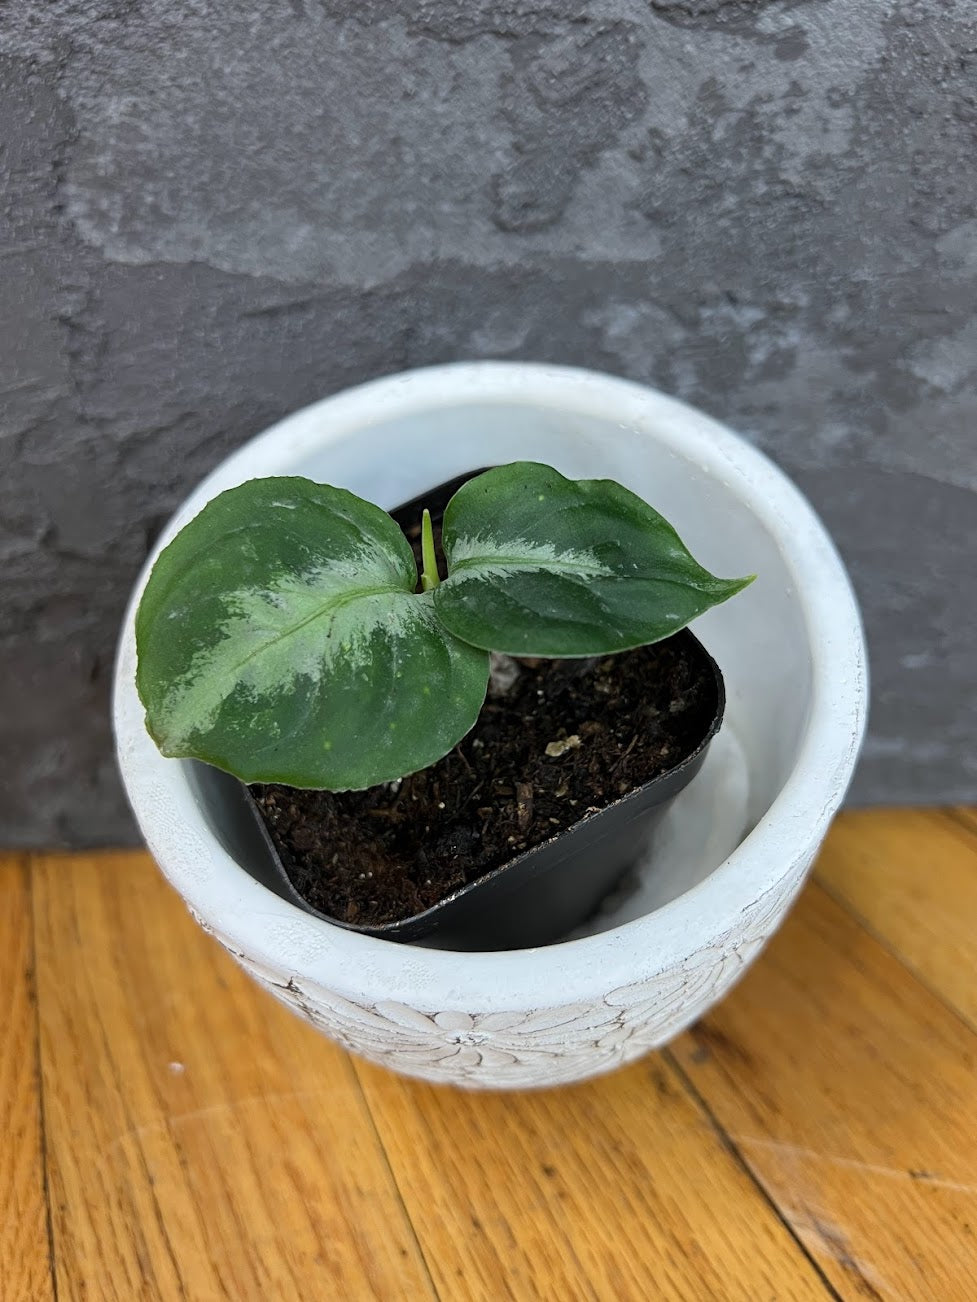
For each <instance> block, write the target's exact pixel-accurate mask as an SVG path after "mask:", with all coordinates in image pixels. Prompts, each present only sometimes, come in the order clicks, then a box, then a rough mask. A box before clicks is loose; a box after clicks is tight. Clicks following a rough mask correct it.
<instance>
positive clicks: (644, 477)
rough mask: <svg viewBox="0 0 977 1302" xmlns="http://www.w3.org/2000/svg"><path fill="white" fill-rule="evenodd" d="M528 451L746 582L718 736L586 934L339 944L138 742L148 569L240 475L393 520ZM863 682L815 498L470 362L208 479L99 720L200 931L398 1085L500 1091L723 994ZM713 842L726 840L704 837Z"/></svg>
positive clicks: (548, 372)
mask: <svg viewBox="0 0 977 1302" xmlns="http://www.w3.org/2000/svg"><path fill="white" fill-rule="evenodd" d="M527 456H528V457H531V458H533V459H534V460H537V461H539V462H543V463H547V464H549V465H552V466H555V467H557V469H558V471H559V472H561V474H562V475H565V476H568V477H570V478H573V479H577V478H592V477H594V478H596V477H602V478H611V479H614V480H617V481H619V482H620V483H622V484H626V485H627V486H628V488H629V489H630V490H633V492H634V493H636V494H637V496H638V497H639V498H642V499H644V500H648V501H655V502H656V503H659V504H662V505H663V506H666V508H667V511H668V515H669V517H670V519H671V520H672V521H673V523H674V524H675V525H676V526H677V528H678V531H679V533H680V534H681V536H682V537H683V538H684V539H685V540H686V542H687V543H688V544H689V548H690V551H691V552H692V554H694V555H695V556H696V557H697V558H698V559H699V560H701V561H702V563H703V564H705V565H707V566H709V567H710V569H713V570H717V571H719V572H721V573H739V574H749V573H757V574H759V575H760V578H759V579H758V581H757V582H756V583H755V584H753V585H752V586H751V587H750V588H749V590H748V591H746V592H744V593H743V594H742V595H740V596H738V597H737V599H736V600H735V601H733V602H731V603H729V604H728V605H724V606H722V607H721V608H719V609H716V610H712V611H709V612H708V613H706V614H704V615H703V616H702V618H701V619H698V620H697V621H696V633H697V635H698V636H700V637H701V638H702V640H703V641H704V642H705V644H706V645H707V646H708V647H709V650H710V652H711V653H713V654H714V655H715V656H716V659H717V660H718V661H719V662H720V663H721V664H722V666H723V671H724V674H725V677H726V684H727V697H728V700H727V721H726V724H724V728H723V732H722V733H721V734H720V736H719V737H718V738H717V742H716V744H715V746H714V748H713V750H712V752H711V753H710V755H709V758H708V760H707V761H706V763H705V765H704V767H703V769H702V771H701V773H700V775H699V777H698V778H697V779H696V781H695V782H694V783H692V785H691V786H690V787H689V788H688V790H687V791H686V792H685V793H683V795H681V796H680V797H679V798H678V800H677V801H676V802H675V805H674V806H673V808H672V810H671V812H670V813H669V814H668V815H667V816H666V818H665V820H664V822H663V824H662V826H661V827H660V829H659V832H658V833H657V834H656V844H655V854H654V872H653V874H651V877H649V878H647V879H646V880H643V881H642V882H641V884H640V888H639V890H638V892H637V894H636V895H634V896H632V897H631V899H630V900H629V901H628V902H627V905H626V907H625V908H624V910H623V911H620V912H619V913H618V914H616V915H615V913H613V912H611V913H608V914H607V915H605V916H604V917H603V918H602V919H600V920H598V922H597V923H595V924H594V925H593V926H592V928H591V931H592V934H589V935H586V936H581V937H580V938H577V939H573V940H569V941H564V942H561V943H557V944H551V945H547V946H542V947H537V948H530V949H515V950H514V949H506V950H500V951H495V952H469V953H459V952H456V951H453V950H450V949H447V948H444V947H442V946H441V945H440V944H439V942H438V940H437V937H436V936H435V937H433V938H428V940H426V941H424V942H423V943H422V944H420V945H419V944H401V943H396V942H393V941H391V940H389V939H382V938H378V937H376V936H371V935H368V934H363V933H361V932H359V931H356V930H351V929H348V928H342V927H337V926H335V925H333V924H331V923H329V922H326V921H324V920H322V919H321V918H319V917H316V916H313V915H312V914H310V913H308V912H307V911H305V910H304V909H301V908H300V907H298V905H297V904H296V903H295V901H294V900H293V899H290V898H288V895H287V892H285V891H284V890H283V889H282V886H281V883H280V881H278V880H277V879H276V878H275V877H274V875H273V874H271V873H270V872H269V869H268V863H267V860H266V859H264V858H263V857H262V856H260V855H257V854H256V853H255V849H254V840H253V837H252V836H250V835H249V833H248V831H247V827H248V825H247V820H246V818H245V817H244V816H243V815H242V811H241V809H240V808H239V806H238V803H237V797H236V796H235V795H234V794H233V792H236V791H237V790H239V784H238V783H236V782H234V781H232V780H230V779H226V778H225V775H223V774H220V773H218V772H217V771H216V770H215V769H213V768H212V767H208V766H204V765H200V764H197V763H196V762H194V761H192V760H186V759H181V760H173V759H165V758H163V757H162V756H161V755H160V753H159V751H158V750H157V748H156V747H155V745H154V743H153V742H152V740H151V739H150V737H149V735H148V733H147V732H146V729H145V725H144V715H143V706H142V703H141V702H140V700H139V697H138V693H137V691H136V682H135V678H136V611H137V609H138V605H139V600H140V597H141V594H142V592H143V590H144V589H145V588H146V584H147V581H148V577H149V572H150V570H151V568H152V565H153V563H154V562H155V561H156V559H157V558H158V556H159V553H160V552H161V551H162V549H163V548H164V547H165V546H166V545H168V544H169V543H171V542H172V541H173V539H174V538H176V536H177V535H178V534H179V532H180V530H181V529H182V528H183V527H184V526H185V525H186V524H188V523H189V522H190V521H192V520H193V519H194V518H195V517H197V516H198V515H199V514H200V512H201V510H202V508H203V507H204V506H205V505H206V504H207V503H208V502H209V501H211V500H212V499H214V498H216V497H217V496H218V495H219V494H220V493H222V492H223V491H224V490H226V489H229V488H234V487H237V486H238V485H241V484H243V483H245V482H246V481H248V480H252V479H262V478H267V477H282V476H285V477H290V476H302V477H305V478H307V479H309V480H311V481H314V482H319V483H322V482H328V483H330V484H333V485H341V486H343V487H344V488H346V489H348V490H351V491H352V492H354V493H356V494H357V495H358V496H361V497H363V498H365V499H368V500H372V501H374V502H379V503H381V504H382V505H383V506H391V507H393V506H396V505H397V504H399V503H403V502H406V501H409V500H411V499H412V498H414V497H416V496H417V494H418V493H419V492H421V491H429V490H430V489H431V487H432V486H434V485H437V484H438V483H439V482H441V481H443V480H444V479H445V478H446V477H449V478H450V477H453V476H456V475H463V474H466V473H470V472H471V471H472V470H473V469H477V468H478V467H481V466H485V465H500V464H503V465H504V464H506V463H509V462H513V461H519V460H521V459H523V458H525V457H527ZM476 482H477V481H476ZM444 586H445V587H446V588H447V584H445V585H444ZM435 595H436V594H435ZM864 679H865V673H864V650H863V644H862V638H861V631H860V626H859V621H858V614H857V610H856V607H855V604H854V601H853V599H852V596H851V591H850V588H849V586H848V583H847V580H846V577H845V574H844V571H843V569H842V567H841V564H840V562H839V561H838V558H837V556H836V554H835V552H834V549H833V548H832V546H831V543H830V541H829V540H828V539H827V537H826V535H825V534H824V531H823V529H822V527H821V526H820V524H819V522H818V521H817V519H816V517H815V516H814V514H813V512H812V511H811V510H810V508H809V507H808V505H807V504H806V503H805V502H804V500H803V499H802V498H801V497H800V495H799V494H798V493H797V491H796V490H795V489H794V488H793V487H792V486H791V485H790V484H789V483H788V482H787V481H786V479H785V478H784V477H783V476H782V475H781V474H780V472H778V471H777V470H776V469H775V468H774V467H773V466H772V465H771V464H770V463H769V462H767V461H766V460H765V459H764V458H763V457H762V456H761V455H760V454H758V453H757V452H755V451H754V450H752V449H751V448H749V447H748V446H747V445H745V444H744V443H742V442H741V441H740V440H738V439H737V438H736V437H735V436H734V435H732V434H730V433H729V432H728V431H726V430H724V429H723V428H722V427H721V426H718V425H717V424H716V423H715V422H713V421H711V420H709V419H708V418H707V417H705V416H702V415H700V414H699V413H696V412H693V411H691V410H690V409H689V408H687V407H684V406H682V405H681V404H679V403H676V402H674V401H672V400H670V399H667V398H665V397H664V396H662V395H660V394H657V393H654V392H653V391H651V390H648V389H645V388H642V387H640V386H636V385H632V384H628V383H626V382H624V381H621V380H616V379H613V378H611V377H606V376H598V375H594V374H590V373H586V372H577V371H571V370H566V369H562V368H554V367H539V366H531V365H508V364H493V363H477V364H468V365H460V366H454V367H444V368H435V369H432V370H428V371H421V372H416V373H413V374H411V375H408V376H397V377H391V378H388V379H386V380H381V381H377V382H375V383H374V384H372V385H367V386H364V387H363V388H361V389H359V390H353V391H351V392H349V393H346V394H342V395H339V396H337V397H335V398H332V399H328V400H326V401H325V402H324V403H320V404H316V406H314V407H312V408H309V409H307V410H306V411H305V412H301V413H297V414H296V416H293V417H291V418H289V419H288V420H287V421H284V422H282V423H281V424H280V425H279V426H277V427H275V428H274V429H273V430H270V431H268V433H266V434H265V435H262V436H260V437H259V438H258V439H256V440H253V441H252V443H250V444H248V445H247V446H246V447H245V448H243V449H241V450H240V451H239V452H238V453H237V454H235V455H234V456H233V457H231V458H229V459H228V461H226V462H225V463H224V464H223V466H221V467H219V468H218V470H217V471H216V472H215V473H214V474H213V475H212V476H211V477H210V478H209V479H208V480H207V481H205V483H204V484H203V485H201V487H200V488H199V489H198V490H197V492H196V493H195V494H193V495H192V496H191V498H190V499H189V500H188V502H187V503H186V504H185V506H184V508H183V509H182V510H181V512H180V513H179V514H178V516H177V517H176V519H175V520H174V521H173V522H172V524H171V525H170V527H169V528H168V530H167V531H166V533H165V534H164V537H163V538H162V539H161V541H160V546H159V548H158V549H157V553H156V555H155V556H154V557H151V558H150V561H149V562H148V564H147V570H146V573H145V574H144V575H143V577H142V579H141V581H140V583H139V585H138V586H137V590H136V592H135V594H134V597H133V603H132V605H131V607H130V611H129V614H128V615H127V620H126V626H125V630H124V635H123V639H122V643H121V647H120V655H119V661H118V667H117V676H116V688H115V707H114V708H115V723H116V732H117V738H118V749H119V757H120V763H121V767H122V771H123V775H124V778H125V781H126V785H127V789H128V791H129V795H130V799H131V801H132V803H133V807H134V809H135V811H136V814H137V817H138V818H139V821H140V824H141V826H142V828H143V830H144V833H145V835H146V839H147V842H148V844H149V846H150V848H151V850H152V851H153V853H154V854H155V856H156V858H157V859H158V861H159V862H160V864H161V866H162V868H163V870H164V871H165V872H166V874H167V876H168V877H169V878H170V880H171V881H172V882H173V884H174V885H175V886H176V887H177V889H178V890H180V891H181V893H182V894H183V895H184V897H185V899H186V900H187V902H188V904H189V905H190V907H191V909H192V910H193V911H194V913H195V914H196V916H197V917H198V918H199V919H200V921H201V922H202V924H203V925H204V926H205V927H207V928H208V929H209V930H211V931H213V932H214V934H215V935H217V937H218V939H220V940H221V942H222V943H223V944H225V946H226V947H227V948H228V949H229V950H230V951H231V952H232V953H234V954H235V956H236V957H237V958H238V960H239V961H240V962H241V963H242V964H243V965H244V966H245V967H246V968H247V969H248V970H249V971H251V972H252V974H253V975H254V976H255V977H256V978H257V979H258V980H259V981H261V982H262V983H263V984H264V985H265V986H266V987H268V988H269V989H271V990H272V991H273V992H274V993H275V994H276V995H277V996H278V997H279V998H282V999H283V1000H285V1001H286V1002H288V1003H290V1004H291V1005H292V1006H293V1007H296V1008H297V1009H298V1010H299V1011H300V1012H302V1013H303V1014H304V1015H305V1016H307V1017H308V1018H309V1019H310V1020H311V1021H313V1022H314V1023H315V1024H316V1025H318V1026H320V1027H321V1028H322V1029H324V1030H326V1031H328V1033H330V1034H332V1035H333V1036H335V1037H336V1038H337V1039H339V1040H340V1041H341V1042H342V1043H344V1044H346V1045H348V1046H349V1047H350V1048H352V1049H355V1050H357V1051H358V1052H361V1053H364V1054H366V1055H367V1056H369V1057H372V1058H374V1059H377V1060H380V1061H384V1062H387V1063H388V1064H389V1065H391V1066H393V1067H394V1068H396V1069H397V1070H401V1071H405V1072H408V1073H411V1074H415V1075H422V1076H425V1077H427V1078H428V1079H432V1080H442V1081H447V1082H453V1083H457V1084H464V1085H474V1086H493V1087H498V1086H512V1087H515V1086H524V1085H539V1084H553V1083H558V1082H561V1081H567V1080H573V1079H579V1078H581V1077H584V1076H587V1075H592V1074H594V1073H595V1072H599V1071H603V1070H607V1069H609V1068H610V1067H613V1066H615V1065H617V1064H619V1063H621V1062H623V1061H627V1060H628V1059H630V1058H632V1057H634V1056H636V1055H637V1054H639V1053H642V1052H644V1051H645V1050H646V1049H648V1048H650V1047H653V1046H654V1045H656V1044H659V1043H661V1042H662V1041H663V1040H664V1039H667V1038H668V1037H669V1036H670V1035H672V1034H674V1033H675V1032H677V1031H678V1030H680V1029H681V1028H682V1027H683V1026H685V1025H687V1024H688V1023H689V1022H690V1021H691V1020H692V1019H693V1018H694V1017H696V1016H698V1015H700V1014H701V1012H702V1011H703V1010H704V1009H705V1008H706V1007H707V1006H708V1005H709V1004H710V1003H711V1002H712V1001H713V1000H714V999H716V998H718V997H719V996H720V995H721V994H722V993H723V992H724V990H725V989H727V988H728V986H729V985H730V984H731V983H732V981H733V980H734V979H735V977H736V976H737V975H738V974H739V973H740V972H741V971H742V970H743V968H744V966H745V964H746V963H747V962H748V961H749V960H750V959H751V958H752V957H753V955H754V954H755V953H756V952H758V950H759V948H760V947H761V945H762V944H763V942H764V941H765V940H766V939H767V937H768V936H769V935H770V934H771V932H772V931H773V929H774V928H775V927H776V925H777V924H778V922H779V921H780V920H781V918H782V916H783V914H784V913H785V911H786V909H787V907H788V906H789V903H790V901H791V899H792V898H793V896H794V894H795V893H796V891H797V889H799V886H800V884H801V882H802V881H803V878H804V875H805V872H806V869H807V867H808V866H809V864H810V862H811V859H812V857H813V855H814V853H815V851H816V849H817V846H818V844H819V843H820V840H821V838H822V837H823V835H824V832H825V830H826V827H827V823H828V821H829V819H830V817H831V814H832V813H833V811H834V809H835V808H836V807H837V805H838V803H839V802H840V800H841V798H842V795H843V793H844V790H845V788H846V785H847V782H848V779H849V777H850V773H851V770H852V767H853V763H854V759H855V756H856V754H857V749H858V744H859V741H860V738H861V733H862V728H863V724H864V692H865V689H864ZM720 743H722V745H720ZM680 806H682V808H680ZM716 829H724V830H723V834H722V836H719V837H718V839H717V836H716V835H714V832H715V831H716ZM636 901H637V907H638V909H639V912H638V913H637V914H636V913H635V908H636ZM625 918H628V919H629V920H627V921H624V919H625Z"/></svg>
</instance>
